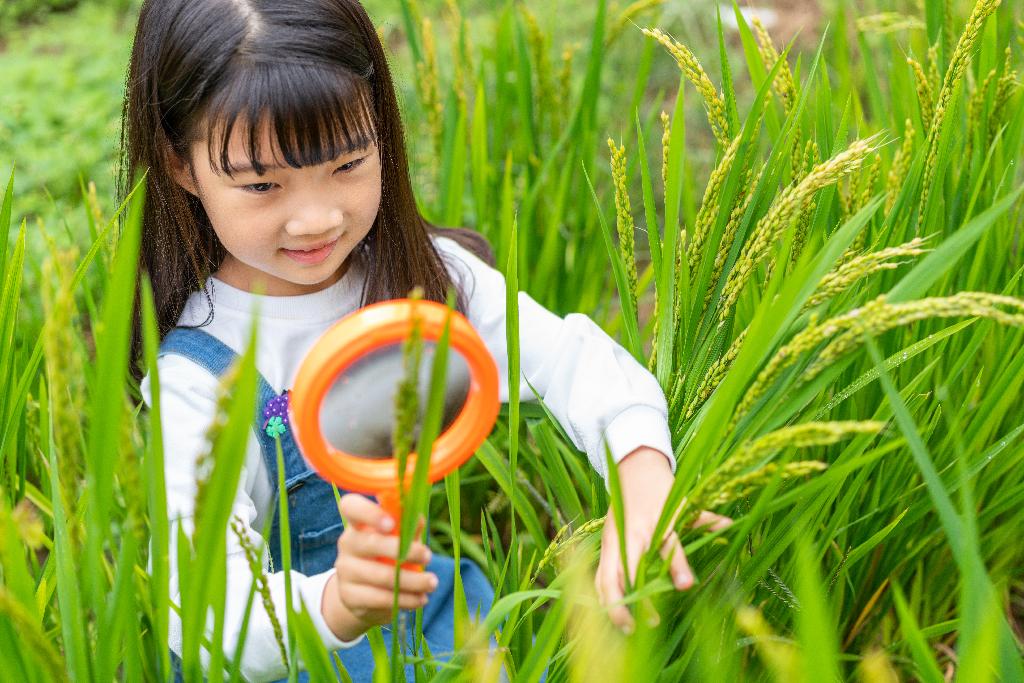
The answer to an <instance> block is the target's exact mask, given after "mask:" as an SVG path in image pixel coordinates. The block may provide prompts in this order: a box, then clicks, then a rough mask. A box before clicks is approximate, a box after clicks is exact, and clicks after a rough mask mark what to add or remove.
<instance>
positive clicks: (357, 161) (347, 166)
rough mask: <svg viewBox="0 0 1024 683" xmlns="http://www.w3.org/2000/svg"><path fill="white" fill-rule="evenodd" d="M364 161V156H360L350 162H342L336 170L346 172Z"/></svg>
mask: <svg viewBox="0 0 1024 683" xmlns="http://www.w3.org/2000/svg"><path fill="white" fill-rule="evenodd" d="M364 161H366V157H362V158H361V159H353V160H352V161H350V162H348V163H346V164H342V165H341V166H339V167H338V170H339V171H341V172H342V173H347V172H349V171H351V170H352V169H354V168H356V167H358V166H359V165H361V164H362V163H363V162H364Z"/></svg>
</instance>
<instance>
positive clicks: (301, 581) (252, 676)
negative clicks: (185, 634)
mask: <svg viewBox="0 0 1024 683" xmlns="http://www.w3.org/2000/svg"><path fill="white" fill-rule="evenodd" d="M158 368H159V370H160V380H161V382H160V398H161V404H160V409H161V425H162V427H163V433H164V469H165V479H166V487H167V512H168V519H169V520H170V547H169V555H168V557H169V558H170V562H169V563H168V564H169V572H170V586H169V594H170V597H171V600H172V601H173V602H174V603H175V604H179V605H180V603H181V595H180V589H179V581H178V567H177V561H176V558H177V537H178V526H179V525H180V527H181V528H182V529H183V530H184V531H185V532H186V534H188V535H189V536H191V534H192V532H193V530H194V511H195V494H196V488H197V481H196V478H197V477H196V458H197V457H198V456H199V454H200V453H203V452H204V451H205V450H206V449H207V441H206V431H207V429H208V428H209V425H210V423H211V422H212V420H213V416H214V413H215V407H216V392H217V385H218V380H217V379H216V378H214V377H213V376H212V375H210V373H208V372H207V371H206V370H204V369H202V368H200V367H199V366H198V365H196V364H194V363H193V362H192V361H190V360H188V359H186V358H184V357H182V356H179V355H176V354H168V355H167V356H164V357H162V358H160V360H159V361H158ZM141 390H142V395H143V398H144V399H145V400H146V403H147V405H148V404H150V384H149V377H148V376H147V377H145V378H144V379H143V382H142V386H141ZM253 449H255V451H254V450H253ZM254 454H255V456H256V458H259V457H260V455H259V443H258V441H257V440H256V437H255V434H250V437H249V443H248V445H247V456H246V460H245V462H246V465H247V466H248V467H244V468H243V471H242V473H241V477H240V482H239V488H238V492H237V493H236V495H235V499H234V501H233V503H232V508H231V517H232V519H234V518H235V517H238V518H239V519H240V520H241V521H242V524H243V527H244V533H245V535H246V536H247V538H248V541H249V542H250V543H251V544H252V545H253V546H254V547H256V548H263V547H264V545H265V541H264V539H263V537H262V535H261V534H260V533H259V532H258V531H257V530H256V529H254V528H253V523H254V520H255V519H256V516H257V511H256V506H255V503H254V502H253V500H252V498H251V497H250V494H249V491H248V490H247V488H246V481H247V478H248V477H247V475H248V474H249V472H248V471H247V470H248V469H251V464H250V463H253V462H258V460H256V461H254V460H253V459H252V456H253V455H254ZM226 538H227V585H226V590H227V593H226V599H225V628H224V642H223V648H224V653H225V655H226V656H227V657H228V658H229V659H230V658H232V657H234V655H235V652H236V650H237V648H238V647H239V643H238V638H239V634H240V631H241V626H242V620H243V617H244V614H245V608H246V603H247V601H248V598H249V591H250V589H251V586H252V583H253V580H254V579H253V575H252V571H251V569H250V567H249V563H248V561H247V559H246V557H245V552H244V550H243V549H242V547H241V544H240V543H239V539H238V537H237V536H236V534H235V531H234V530H233V529H231V528H230V527H229V528H228V530H227V537H226ZM265 555H267V553H265ZM265 562H266V560H265ZM267 570H268V566H267V565H266V564H264V566H263V572H264V575H265V576H266V580H267V585H268V588H269V589H270V596H271V601H272V603H273V605H274V613H275V614H276V615H277V618H278V620H279V621H280V624H281V629H282V632H284V633H287V614H286V609H285V604H286V603H285V573H284V572H283V571H277V572H273V573H268V571H267ZM333 573H334V570H333V569H331V570H329V571H326V572H324V573H322V574H317V575H314V576H305V575H303V574H301V573H299V572H297V571H294V570H293V571H292V572H291V585H292V605H293V607H294V608H296V609H297V608H298V607H299V600H302V601H303V602H304V603H305V604H306V609H307V611H308V612H309V615H310V617H311V618H312V621H313V624H314V626H315V627H316V630H317V632H318V633H319V635H320V638H321V640H322V641H323V644H324V647H325V648H327V649H328V650H338V649H342V648H346V647H351V646H353V645H355V644H356V643H358V642H359V640H360V639H359V638H357V639H356V640H353V641H348V642H346V641H342V640H339V639H338V638H337V637H336V636H335V635H334V633H333V632H332V631H331V630H330V627H328V626H327V623H326V622H325V621H324V618H323V615H322V612H321V603H322V600H323V593H324V587H325V586H326V584H327V580H328V579H329V578H330V577H331V575H332V574H333ZM181 628H182V625H181V617H180V616H179V615H178V613H177V612H175V611H174V610H173V609H172V610H171V611H170V614H169V637H168V641H169V643H168V644H169V646H170V648H171V650H173V651H174V652H175V653H176V654H178V655H179V656H180V655H181V649H182V632H181ZM206 629H207V635H208V636H210V635H212V632H213V616H212V614H211V615H210V617H209V620H208V622H207V625H206ZM242 646H243V648H244V649H243V652H242V657H241V669H242V673H243V675H244V676H245V677H246V679H247V680H275V679H279V678H282V677H284V676H286V675H287V674H288V670H287V668H286V667H285V665H284V662H282V661H281V650H280V647H279V646H278V644H277V639H276V637H275V635H274V629H273V623H272V621H271V619H270V616H269V614H268V613H267V610H266V608H265V607H264V605H263V601H262V599H261V597H260V595H259V594H258V593H257V594H256V596H255V597H254V599H253V604H252V609H251V611H250V615H249V624H248V630H247V634H246V640H245V643H244V644H242ZM285 646H286V647H287V639H286V642H285ZM201 659H202V664H203V669H204V672H205V671H206V670H207V669H208V667H209V662H210V657H209V653H208V652H206V650H205V649H203V650H202V651H201Z"/></svg>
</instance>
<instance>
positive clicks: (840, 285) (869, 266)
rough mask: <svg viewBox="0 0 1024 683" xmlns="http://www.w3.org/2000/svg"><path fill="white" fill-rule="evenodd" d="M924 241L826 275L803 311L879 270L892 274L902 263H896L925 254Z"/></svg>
mask: <svg viewBox="0 0 1024 683" xmlns="http://www.w3.org/2000/svg"><path fill="white" fill-rule="evenodd" d="M926 241H927V240H925V239H923V238H921V237H915V238H914V239H912V240H910V241H909V242H907V243H906V244H901V245H898V246H895V247H888V248H886V249H881V250H879V251H873V252H869V253H867V254H861V255H859V256H855V257H853V258H851V259H850V260H848V261H846V262H845V263H843V264H842V265H841V266H839V267H838V268H836V269H835V270H833V271H831V272H829V273H828V274H827V275H825V277H823V278H822V279H821V282H819V283H818V288H817V289H816V290H815V291H814V294H813V295H811V298H810V299H809V300H808V301H807V303H806V304H805V306H804V307H805V308H814V307H815V306H818V305H820V304H822V303H824V302H825V301H828V300H829V299H831V298H832V297H834V296H836V295H837V294H840V293H842V292H844V291H846V290H847V289H849V288H850V287H851V286H853V285H854V284H855V283H857V282H859V281H860V280H863V279H864V278H867V277H869V276H871V275H874V274H875V273H878V272H881V271H883V270H894V269H896V268H899V267H900V266H901V265H904V264H905V263H906V261H897V260H896V259H903V258H908V257H915V256H920V255H921V254H924V253H926V250H925V249H923V248H922V247H923V246H924V244H925V242H926Z"/></svg>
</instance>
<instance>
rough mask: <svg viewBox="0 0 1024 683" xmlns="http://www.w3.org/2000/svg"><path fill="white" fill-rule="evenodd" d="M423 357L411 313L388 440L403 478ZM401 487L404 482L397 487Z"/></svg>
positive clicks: (420, 335)
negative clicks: (392, 424)
mask: <svg viewBox="0 0 1024 683" xmlns="http://www.w3.org/2000/svg"><path fill="white" fill-rule="evenodd" d="M409 298H410V299H412V300H413V301H418V300H420V299H422V298H423V291H422V290H421V289H420V288H419V287H417V288H416V289H414V290H413V292H412V293H411V294H410V297H409ZM422 357H423V327H422V323H421V322H420V320H419V318H416V317H414V318H413V321H412V329H410V330H409V336H408V337H406V338H405V340H403V341H402V362H403V365H404V372H403V373H402V381H401V382H399V384H398V388H397V389H396V391H395V427H394V430H393V432H392V437H391V443H392V444H394V450H395V464H396V466H397V472H398V475H399V477H401V478H403V481H404V476H405V471H406V465H405V464H406V462H407V458H408V457H409V454H410V453H411V452H412V449H413V444H414V442H415V432H416V423H417V421H418V417H419V411H420V406H419V377H420V373H419V368H420V360H421V359H422ZM400 489H401V490H403V491H404V489H405V486H404V485H403V486H401V487H400Z"/></svg>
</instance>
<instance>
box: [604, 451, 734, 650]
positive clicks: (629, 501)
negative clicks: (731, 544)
mask: <svg viewBox="0 0 1024 683" xmlns="http://www.w3.org/2000/svg"><path fill="white" fill-rule="evenodd" d="M618 467H619V481H620V483H621V485H622V499H623V507H624V508H625V515H624V519H625V525H626V533H625V538H626V562H627V565H628V566H627V567H626V568H625V569H624V568H623V566H622V562H621V561H620V559H619V558H620V554H619V534H618V529H616V527H615V515H613V514H612V511H611V510H610V509H609V511H608V515H607V516H606V517H605V520H604V533H603V534H602V537H601V559H600V562H599V564H598V567H597V575H596V576H595V577H594V583H595V585H596V587H597V594H598V596H599V597H600V598H601V602H602V603H603V604H604V605H606V606H608V608H609V611H608V616H609V617H610V618H611V620H612V622H613V623H614V624H615V625H616V626H618V627H619V628H621V629H622V630H623V631H625V632H626V633H631V632H632V631H633V626H634V623H633V616H632V614H630V611H629V607H627V606H626V605H623V604H620V603H621V601H622V598H623V596H624V594H625V590H626V581H625V576H626V575H625V571H628V572H629V577H630V580H631V581H632V580H633V579H634V578H635V577H636V568H637V563H638V562H639V561H640V556H641V555H643V554H644V552H646V550H647V549H648V548H649V547H650V546H651V540H652V538H651V537H652V536H653V535H654V529H655V527H656V526H657V524H658V518H659V517H660V516H661V510H662V508H663V507H664V506H665V501H666V499H667V498H668V493H669V490H670V489H671V488H672V481H673V480H672V468H671V467H670V466H669V463H668V459H667V458H666V457H665V455H663V454H662V453H661V451H657V450H655V449H653V448H648V447H646V446H641V447H640V448H638V449H636V450H635V451H633V452H632V453H630V454H629V455H627V456H626V457H625V458H623V459H622V460H621V461H620V462H619V465H618ZM730 524H732V520H731V519H729V518H728V517H722V516H721V515H716V514H713V513H711V512H706V511H705V512H701V513H700V516H699V517H698V518H697V521H696V522H695V523H694V526H695V527H699V526H705V525H707V526H710V528H711V530H712V531H718V530H720V529H724V528H726V527H728V526H729V525H730ZM661 556H662V557H664V558H666V559H668V558H671V559H670V562H671V566H670V572H671V575H672V582H673V583H674V584H675V587H676V588H677V589H678V590H686V589H687V588H689V587H690V586H692V585H693V582H694V577H693V571H692V570H691V569H690V564H689V562H687V561H686V553H685V552H683V546H682V544H680V542H679V536H678V535H676V533H675V531H674V530H673V528H672V527H671V526H670V527H669V530H668V533H667V534H666V536H665V538H664V540H663V541H662V543H661Z"/></svg>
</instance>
